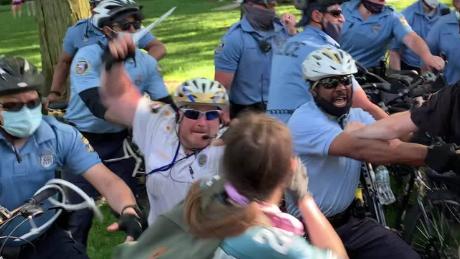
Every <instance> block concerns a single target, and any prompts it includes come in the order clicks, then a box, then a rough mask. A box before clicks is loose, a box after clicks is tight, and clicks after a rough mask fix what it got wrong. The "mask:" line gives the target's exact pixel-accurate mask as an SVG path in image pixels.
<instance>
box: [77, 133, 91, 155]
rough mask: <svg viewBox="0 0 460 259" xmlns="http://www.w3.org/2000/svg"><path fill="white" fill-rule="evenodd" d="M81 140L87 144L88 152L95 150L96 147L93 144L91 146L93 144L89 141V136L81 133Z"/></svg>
mask: <svg viewBox="0 0 460 259" xmlns="http://www.w3.org/2000/svg"><path fill="white" fill-rule="evenodd" d="M80 136H81V142H83V144H85V147H86V151H88V152H94V148H93V146H91V144H90V143H89V140H88V139H87V138H85V137H84V136H83V135H81V134H80Z"/></svg>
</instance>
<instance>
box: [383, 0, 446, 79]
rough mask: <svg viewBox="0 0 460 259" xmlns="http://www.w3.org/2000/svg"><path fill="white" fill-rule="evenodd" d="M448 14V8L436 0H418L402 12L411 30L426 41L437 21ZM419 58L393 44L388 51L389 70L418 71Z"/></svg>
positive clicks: (419, 65)
mask: <svg viewBox="0 0 460 259" xmlns="http://www.w3.org/2000/svg"><path fill="white" fill-rule="evenodd" d="M448 13H449V8H448V7H447V6H446V5H444V4H441V3H439V1H438V0H418V1H416V2H415V3H413V4H412V5H410V6H409V7H407V8H406V9H404V10H403V11H402V14H403V15H404V17H406V19H407V22H408V23H409V25H410V26H411V27H412V29H413V30H414V31H415V32H416V33H417V34H418V35H419V36H420V37H422V38H423V39H426V37H427V36H428V33H429V32H430V29H431V27H432V26H433V25H434V24H435V23H436V22H437V21H438V19H439V18H440V17H441V16H442V15H445V14H448ZM421 66H422V62H421V60H420V58H419V57H418V56H417V55H416V54H415V53H414V52H413V51H412V50H410V49H408V48H406V47H405V46H404V44H398V43H395V44H393V45H392V49H391V51H390V68H391V69H393V70H401V69H402V70H416V71H420V69H421Z"/></svg>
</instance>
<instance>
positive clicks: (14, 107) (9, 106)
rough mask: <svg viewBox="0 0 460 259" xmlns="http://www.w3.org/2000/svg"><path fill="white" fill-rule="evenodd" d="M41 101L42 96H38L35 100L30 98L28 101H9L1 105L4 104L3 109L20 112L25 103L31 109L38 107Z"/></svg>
mask: <svg viewBox="0 0 460 259" xmlns="http://www.w3.org/2000/svg"><path fill="white" fill-rule="evenodd" d="M40 103H41V101H40V98H37V99H34V100H30V101H28V102H26V103H19V102H18V103H16V102H9V103H2V104H1V105H2V108H3V110H5V111H8V112H18V111H20V110H22V107H24V105H25V106H26V107H27V108H29V109H34V108H37V107H38V106H39V105H40Z"/></svg>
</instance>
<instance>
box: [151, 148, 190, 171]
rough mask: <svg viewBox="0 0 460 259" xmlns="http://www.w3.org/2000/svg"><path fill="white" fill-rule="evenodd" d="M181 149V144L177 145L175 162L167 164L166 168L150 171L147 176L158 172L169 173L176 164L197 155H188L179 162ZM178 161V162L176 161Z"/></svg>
mask: <svg viewBox="0 0 460 259" xmlns="http://www.w3.org/2000/svg"><path fill="white" fill-rule="evenodd" d="M179 149H180V142H179V143H178V144H177V148H176V153H175V154H174V158H173V160H172V161H171V163H169V164H167V165H164V166H161V167H158V168H156V169H153V170H152V171H150V172H149V173H148V174H147V175H151V174H154V173H157V172H164V171H168V170H169V169H171V168H172V167H173V166H174V165H175V164H177V163H178V162H180V161H182V160H184V159H187V158H189V157H191V156H193V155H195V153H192V154H190V155H186V156H185V157H183V158H181V159H179V160H177V156H178V155H179ZM176 160H177V161H176Z"/></svg>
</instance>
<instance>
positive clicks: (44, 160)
mask: <svg viewBox="0 0 460 259" xmlns="http://www.w3.org/2000/svg"><path fill="white" fill-rule="evenodd" d="M53 163H54V156H53V154H52V153H44V154H42V155H41V156H40V165H41V166H42V167H43V168H45V169H48V168H50V167H51V166H52V165H53Z"/></svg>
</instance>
